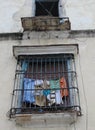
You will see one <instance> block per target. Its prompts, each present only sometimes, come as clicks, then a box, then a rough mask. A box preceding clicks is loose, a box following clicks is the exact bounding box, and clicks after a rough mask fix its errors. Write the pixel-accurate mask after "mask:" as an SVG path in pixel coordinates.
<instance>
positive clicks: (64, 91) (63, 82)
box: [60, 77, 69, 98]
mask: <svg viewBox="0 0 95 130" xmlns="http://www.w3.org/2000/svg"><path fill="white" fill-rule="evenodd" d="M60 88H61V90H60V93H61V96H62V98H63V97H64V96H65V97H66V96H68V95H69V93H68V89H67V83H66V80H65V78H64V77H62V78H61V79H60Z"/></svg>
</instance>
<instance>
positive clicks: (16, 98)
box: [10, 54, 80, 116]
mask: <svg viewBox="0 0 95 130" xmlns="http://www.w3.org/2000/svg"><path fill="white" fill-rule="evenodd" d="M65 110H66V111H67V110H76V111H78V112H79V111H80V105H79V96H78V88H77V80H76V71H75V63H74V55H73V54H55V55H54V54H49V55H45V54H43V55H32V56H31V55H23V56H19V57H18V60H17V67H16V74H15V84H14V90H13V98H12V106H11V111H10V112H11V113H10V114H11V116H12V115H13V114H18V113H19V114H20V113H21V114H22V113H24V114H25V113H28V114H29V113H47V112H49V113H50V112H63V111H65Z"/></svg>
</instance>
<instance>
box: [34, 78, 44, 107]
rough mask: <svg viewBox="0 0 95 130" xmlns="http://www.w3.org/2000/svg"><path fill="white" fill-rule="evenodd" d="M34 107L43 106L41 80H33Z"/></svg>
mask: <svg viewBox="0 0 95 130" xmlns="http://www.w3.org/2000/svg"><path fill="white" fill-rule="evenodd" d="M34 85H35V105H38V106H45V104H46V97H45V96H44V95H43V80H39V79H37V80H35V83H34Z"/></svg>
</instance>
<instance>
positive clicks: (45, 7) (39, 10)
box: [36, 0, 58, 16]
mask: <svg viewBox="0 0 95 130" xmlns="http://www.w3.org/2000/svg"><path fill="white" fill-rule="evenodd" d="M47 15H48V16H58V0H36V16H47Z"/></svg>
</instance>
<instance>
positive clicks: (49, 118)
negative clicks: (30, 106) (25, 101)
mask: <svg viewBox="0 0 95 130" xmlns="http://www.w3.org/2000/svg"><path fill="white" fill-rule="evenodd" d="M76 121H77V113H76V112H75V111H74V112H64V113H45V114H18V115H16V124H17V125H20V126H32V127H45V126H62V125H68V124H72V123H74V122H76Z"/></svg>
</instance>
